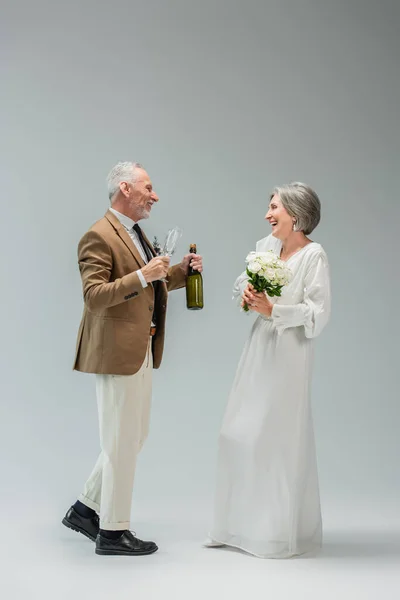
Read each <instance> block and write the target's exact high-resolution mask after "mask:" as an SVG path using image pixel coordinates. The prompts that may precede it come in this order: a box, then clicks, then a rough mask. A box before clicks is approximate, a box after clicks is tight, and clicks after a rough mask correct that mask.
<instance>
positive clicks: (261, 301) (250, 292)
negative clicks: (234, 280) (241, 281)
mask: <svg viewBox="0 0 400 600" xmlns="http://www.w3.org/2000/svg"><path fill="white" fill-rule="evenodd" d="M245 303H246V304H247V306H248V307H249V310H252V311H254V312H257V313H259V314H260V315H265V316H266V317H270V316H271V313H272V308H273V306H274V305H273V304H272V302H271V301H270V300H269V299H268V298H267V296H266V295H265V294H264V292H256V290H255V289H254V287H253V286H252V285H251V283H249V284H248V285H247V288H246V289H245V290H244V292H243V296H242V302H241V304H242V307H243V306H244V304H245Z"/></svg>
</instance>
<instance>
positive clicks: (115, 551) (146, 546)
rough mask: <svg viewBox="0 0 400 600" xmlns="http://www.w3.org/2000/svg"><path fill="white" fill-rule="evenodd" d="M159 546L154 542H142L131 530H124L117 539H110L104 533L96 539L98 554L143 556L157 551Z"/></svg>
mask: <svg viewBox="0 0 400 600" xmlns="http://www.w3.org/2000/svg"><path fill="white" fill-rule="evenodd" d="M157 550H158V546H157V544H155V543H154V542H142V540H139V539H138V538H137V537H135V536H134V535H133V533H132V532H131V531H128V530H126V531H122V532H121V536H120V537H119V538H117V539H116V540H110V539H109V538H106V537H104V536H103V535H100V534H99V535H98V536H97V539H96V554H102V555H110V554H111V555H117V556H143V555H144V554H153V552H157Z"/></svg>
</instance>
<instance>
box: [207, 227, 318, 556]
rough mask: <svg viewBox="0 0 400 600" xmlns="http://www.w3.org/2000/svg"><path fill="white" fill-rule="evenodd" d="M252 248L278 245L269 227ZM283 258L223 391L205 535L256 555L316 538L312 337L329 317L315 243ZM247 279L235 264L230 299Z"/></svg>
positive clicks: (301, 547)
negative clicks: (285, 273)
mask: <svg viewBox="0 0 400 600" xmlns="http://www.w3.org/2000/svg"><path fill="white" fill-rule="evenodd" d="M256 249H257V251H265V250H269V249H272V250H274V251H275V252H276V253H277V254H278V255H279V254H280V250H281V242H280V241H279V240H277V239H275V238H273V237H272V236H269V237H268V238H265V239H264V240H261V241H260V242H258V244H257V248H256ZM287 266H288V267H289V268H291V270H292V271H293V279H292V281H291V283H290V284H289V285H287V286H286V287H285V288H284V289H283V291H282V296H281V297H280V298H277V299H276V298H273V299H271V300H272V301H273V302H274V303H275V305H274V308H273V312H272V317H270V318H264V317H262V316H258V318H257V319H256V321H255V323H254V325H253V327H252V330H251V333H250V337H249V339H248V341H247V343H246V345H245V348H244V351H243V354H242V357H241V359H240V362H239V366H238V369H237V373H236V377H235V380H234V383H233V387H232V390H231V393H230V397H229V401H228V405H227V408H226V412H225V415H224V419H223V423H222V427H221V432H220V436H219V456H218V471H217V490H216V500H215V514H214V523H213V527H212V530H211V532H210V537H211V539H212V540H213V541H214V542H218V543H221V544H226V545H229V546H234V547H238V548H241V549H243V550H245V551H247V552H249V553H251V554H254V555H256V556H259V557H262V558H267V557H269V558H287V557H290V556H294V555H297V554H302V553H304V552H308V551H310V550H313V549H315V548H318V547H319V546H320V545H321V538H322V523H321V512H320V501H319V488H318V474H317V465H316V455H315V447H314V433H313V424H312V416H311V406H310V380H311V371H312V354H313V339H312V338H314V337H315V336H317V335H318V334H319V333H320V332H321V331H322V329H323V327H324V326H325V324H326V323H327V321H328V319H329V313H330V283H329V267H328V261H327V257H326V254H325V252H324V250H323V249H322V247H321V246H320V245H319V244H316V243H311V244H309V245H307V246H305V247H304V248H303V249H301V250H300V251H299V252H298V253H297V254H295V255H293V256H292V257H291V258H290V259H289V260H288V261H287ZM246 285H247V276H246V274H245V273H243V274H242V275H241V276H240V277H239V278H238V279H237V281H236V283H235V286H234V296H235V297H236V298H237V299H238V301H240V299H241V295H242V293H243V290H244V288H245V287H246ZM242 318H247V317H246V316H245V315H244V314H243V315H242Z"/></svg>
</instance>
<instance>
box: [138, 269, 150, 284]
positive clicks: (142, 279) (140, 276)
mask: <svg viewBox="0 0 400 600" xmlns="http://www.w3.org/2000/svg"><path fill="white" fill-rule="evenodd" d="M136 273H137V275H138V277H139V280H140V283H141V284H142V287H144V288H146V287H147V281H146V280H145V278H144V275H143V273H142V271H141V269H139V271H136Z"/></svg>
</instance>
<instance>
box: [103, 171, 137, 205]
mask: <svg viewBox="0 0 400 600" xmlns="http://www.w3.org/2000/svg"><path fill="white" fill-rule="evenodd" d="M137 169H143V167H142V165H141V164H139V163H137V162H119V163H117V164H116V165H115V167H113V168H112V169H111V171H110V172H109V174H108V176H107V188H108V197H109V198H110V200H112V199H113V197H114V196H115V194H116V193H117V192H118V190H119V185H120V183H122V182H123V181H128V182H129V183H135V181H136V171H137Z"/></svg>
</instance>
